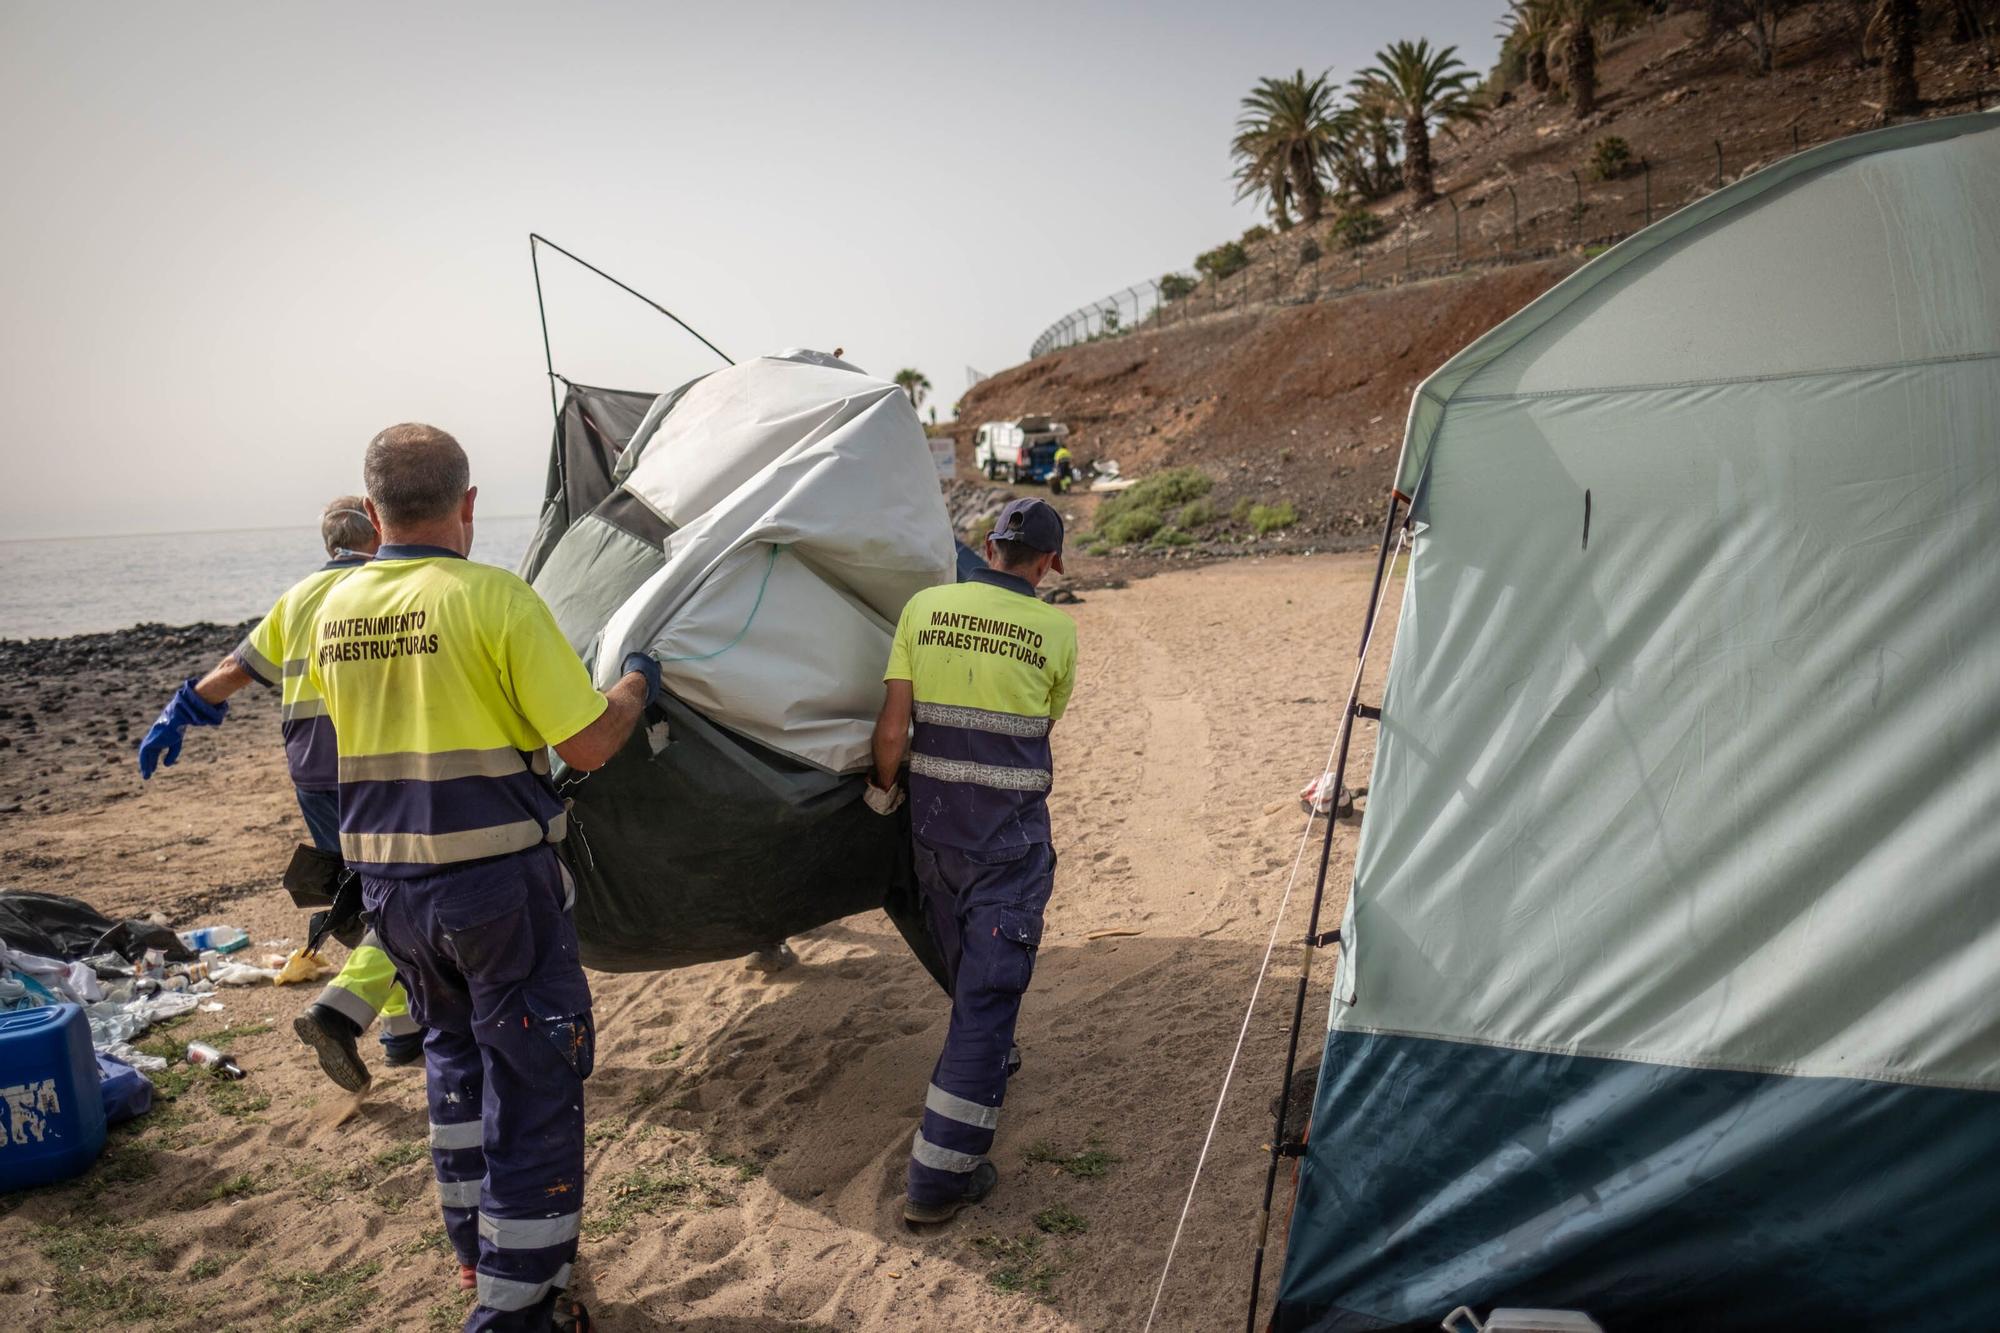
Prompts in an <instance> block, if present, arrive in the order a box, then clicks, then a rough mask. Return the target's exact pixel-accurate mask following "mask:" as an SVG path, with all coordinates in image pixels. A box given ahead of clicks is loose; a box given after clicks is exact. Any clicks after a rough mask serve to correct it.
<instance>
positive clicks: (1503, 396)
mask: <svg viewBox="0 0 2000 1333" xmlns="http://www.w3.org/2000/svg"><path fill="white" fill-rule="evenodd" d="M1996 360H2000V351H1992V352H1954V353H1952V354H1951V355H1949V356H1930V357H1923V358H1921V359H1919V360H1916V361H1884V362H1881V363H1879V364H1875V365H1863V366H1834V367H1830V368H1828V369H1826V370H1785V371H1776V372H1773V373H1771V374H1767V375H1726V376H1723V377H1721V378H1719V379H1698V380H1661V381H1659V382H1658V383H1654V384H1607V385H1605V386H1603V387H1602V388H1592V389H1531V390H1527V391H1524V392H1521V393H1469V394H1464V395H1461V396H1459V397H1456V398H1453V399H1452V400H1451V406H1454V407H1456V406H1461V405H1463V404H1466V403H1517V402H1532V401H1535V400H1537V399H1546V398H1591V397H1602V396H1612V395H1617V394H1628V393H1659V392H1661V391H1663V390H1668V389H1720V388H1724V387H1726V386H1731V385H1737V384H1776V383H1779V382H1781V381H1785V380H1811V379H1832V378H1836V377H1840V376H1849V375H1877V374H1881V373H1882V372H1883V371H1892V370H1923V369H1927V368H1929V367H1932V366H1953V365H1966V364H1970V363H1972V362H1977V361H1996ZM1440 424H1442V414H1440ZM1431 435H1432V439H1433V440H1435V438H1436V435H1437V432H1436V431H1433V432H1432V433H1431Z"/></svg>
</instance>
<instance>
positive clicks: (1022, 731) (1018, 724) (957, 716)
mask: <svg viewBox="0 0 2000 1333" xmlns="http://www.w3.org/2000/svg"><path fill="white" fill-rule="evenodd" d="M916 717H917V721H919V722H928V723H930V724H932V725H933V726H939V727H964V728H966V729H967V730H970V731H990V732H992V733H993V734H994V735H996V736H1027V737H1031V738H1039V737H1042V736H1046V735H1048V734H1049V720H1048V719H1047V718H1045V717H1023V716H1022V715H1021V714H1019V713H996V712H993V711H992V710H990V709H986V708H966V707H963V706H961V705H958V704H926V703H919V704H918V705H917V708H916Z"/></svg>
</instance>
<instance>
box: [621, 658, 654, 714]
mask: <svg viewBox="0 0 2000 1333" xmlns="http://www.w3.org/2000/svg"><path fill="white" fill-rule="evenodd" d="M619 669H620V670H622V671H623V672H624V673H625V674H626V675H628V676H629V675H631V674H632V673H633V672H634V671H636V672H638V673H639V674H640V675H642V676H644V677H645V678H646V706H647V707H649V708H650V707H652V706H653V705H654V704H656V703H658V702H659V701H660V664H659V663H658V662H656V661H654V660H653V655H652V654H651V653H627V654H625V662H624V664H623V665H622V666H621V667H620V668H619Z"/></svg>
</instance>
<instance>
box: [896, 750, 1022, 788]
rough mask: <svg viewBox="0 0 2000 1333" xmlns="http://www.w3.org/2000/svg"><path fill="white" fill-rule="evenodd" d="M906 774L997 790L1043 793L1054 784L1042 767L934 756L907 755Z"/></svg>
mask: <svg viewBox="0 0 2000 1333" xmlns="http://www.w3.org/2000/svg"><path fill="white" fill-rule="evenodd" d="M910 771H911V772H912V773H921V774H923V776H925V777H927V778H935V779H936V780H937V781H939V782H967V783H971V784H972V785H974V786H978V787H998V788H999V789H1000V790H1001V791H1047V790H1048V789H1049V788H1050V787H1051V786H1053V785H1054V779H1053V778H1052V777H1051V776H1050V775H1049V771H1048V770H1047V769H1046V768H1007V767H1003V766H1001V765H999V764H975V763H973V762H972V761H971V760H969V759H940V758H938V757H937V756H936V755H934V754H913V755H911V756H910Z"/></svg>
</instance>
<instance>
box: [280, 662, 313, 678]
mask: <svg viewBox="0 0 2000 1333" xmlns="http://www.w3.org/2000/svg"><path fill="white" fill-rule="evenodd" d="M310 665H311V663H309V662H307V661H306V659H305V658H303V657H294V658H291V659H290V660H288V661H287V662H286V663H285V677H286V679H288V680H289V679H290V678H291V677H293V676H303V675H305V674H306V668H307V667H308V666H310Z"/></svg>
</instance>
